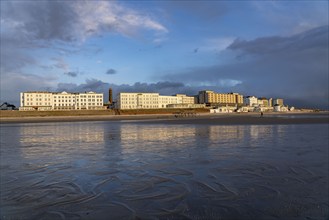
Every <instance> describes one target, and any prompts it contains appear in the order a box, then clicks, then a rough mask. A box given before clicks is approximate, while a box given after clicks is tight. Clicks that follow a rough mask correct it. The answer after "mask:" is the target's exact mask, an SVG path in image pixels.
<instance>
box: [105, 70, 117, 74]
mask: <svg viewBox="0 0 329 220" xmlns="http://www.w3.org/2000/svg"><path fill="white" fill-rule="evenodd" d="M116 73H117V71H116V70H115V69H108V70H107V71H106V74H108V75H113V74H116Z"/></svg>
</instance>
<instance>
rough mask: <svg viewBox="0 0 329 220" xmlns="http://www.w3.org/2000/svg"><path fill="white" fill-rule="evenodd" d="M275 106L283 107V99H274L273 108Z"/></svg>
mask: <svg viewBox="0 0 329 220" xmlns="http://www.w3.org/2000/svg"><path fill="white" fill-rule="evenodd" d="M275 105H279V106H283V99H273V106H275Z"/></svg>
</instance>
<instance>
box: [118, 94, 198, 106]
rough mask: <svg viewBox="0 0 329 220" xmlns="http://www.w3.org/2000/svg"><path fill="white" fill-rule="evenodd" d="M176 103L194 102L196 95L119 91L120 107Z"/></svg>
mask: <svg viewBox="0 0 329 220" xmlns="http://www.w3.org/2000/svg"><path fill="white" fill-rule="evenodd" d="M175 104H194V97H190V96H186V95H184V94H177V95H175V96H162V95H159V93H119V94H118V97H117V108H118V109H157V108H168V107H170V106H171V105H175Z"/></svg>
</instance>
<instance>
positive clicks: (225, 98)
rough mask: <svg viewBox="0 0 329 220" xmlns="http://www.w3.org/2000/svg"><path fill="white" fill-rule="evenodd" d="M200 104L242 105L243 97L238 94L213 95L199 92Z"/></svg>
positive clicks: (207, 92) (213, 93)
mask: <svg viewBox="0 0 329 220" xmlns="http://www.w3.org/2000/svg"><path fill="white" fill-rule="evenodd" d="M199 103H200V104H239V105H240V104H241V105H242V104H243V96H242V95H240V94H238V93H227V94H224V93H215V92H214V91H210V90H205V91H200V92H199Z"/></svg>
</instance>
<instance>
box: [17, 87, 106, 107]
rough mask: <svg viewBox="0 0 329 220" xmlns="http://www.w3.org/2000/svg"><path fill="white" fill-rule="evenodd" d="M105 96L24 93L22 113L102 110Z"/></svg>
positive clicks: (21, 102) (86, 93)
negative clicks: (32, 111) (33, 111)
mask: <svg viewBox="0 0 329 220" xmlns="http://www.w3.org/2000/svg"><path fill="white" fill-rule="evenodd" d="M105 108H106V107H104V106H103V94H102V93H95V92H85V93H68V92H65V91H64V92H61V93H54V92H22V93H20V107H19V110H20V111H31V110H38V111H48V110H101V109H105Z"/></svg>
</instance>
